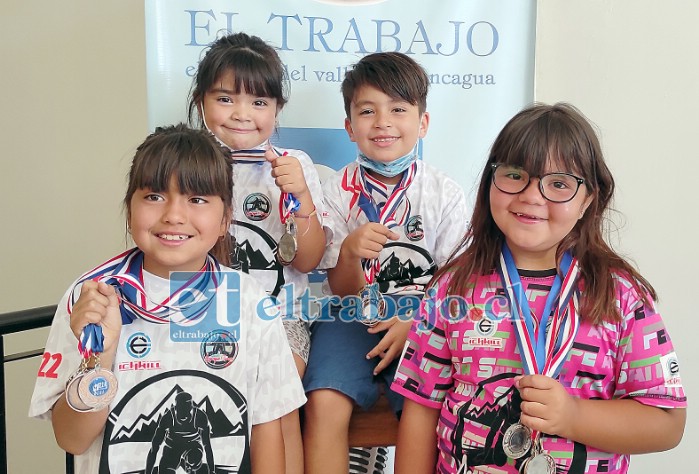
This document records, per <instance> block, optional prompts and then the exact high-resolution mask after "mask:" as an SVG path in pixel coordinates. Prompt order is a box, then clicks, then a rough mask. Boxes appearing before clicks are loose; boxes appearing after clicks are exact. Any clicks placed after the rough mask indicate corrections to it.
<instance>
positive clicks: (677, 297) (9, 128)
mask: <svg viewBox="0 0 699 474" xmlns="http://www.w3.org/2000/svg"><path fill="white" fill-rule="evenodd" d="M491 2H492V3H493V4H494V5H496V6H498V7H502V8H503V9H505V10H507V9H508V8H511V3H509V2H501V1H499V0H491ZM231 3H232V2H231ZM435 3H436V2H425V3H423V5H429V8H433V7H434V4H435ZM464 3H467V2H464ZM362 8H363V7H362ZM316 16H321V15H320V14H317V15H316ZM697 18H699V3H697V2H688V1H676V0H670V1H661V0H614V1H609V0H568V1H565V2H562V1H560V0H538V2H537V34H536V88H535V97H536V99H538V100H543V101H547V102H551V101H556V100H569V101H571V102H573V103H575V104H576V105H577V106H579V107H580V108H581V109H582V110H583V111H584V112H585V113H586V114H587V115H588V116H589V117H590V118H591V119H592V120H593V121H594V122H595V123H596V124H597V126H598V128H599V130H600V133H601V136H602V142H603V147H604V150H605V153H606V156H607V159H608V161H609V164H610V167H611V168H612V170H613V172H614V173H615V177H616V178H617V185H618V194H617V199H616V203H615V207H616V209H618V211H619V214H614V215H613V216H612V217H614V220H615V221H616V222H621V223H622V224H624V220H625V224H624V225H622V226H621V228H620V229H619V231H618V232H615V233H613V234H612V235H611V236H610V239H611V240H612V241H613V243H614V244H615V246H616V247H617V248H618V249H619V250H621V251H622V252H623V253H625V254H627V255H630V256H632V257H633V258H634V260H635V261H636V263H637V264H638V266H639V267H640V269H641V271H642V272H643V274H644V275H645V276H646V277H648V278H649V279H650V281H651V282H652V283H653V284H654V285H655V287H656V289H657V290H658V292H659V293H660V295H661V300H660V304H659V309H660V311H661V313H662V314H663V316H664V319H665V322H666V324H667V326H668V328H669V330H670V334H671V335H672V337H673V341H674V343H675V345H676V347H677V350H678V353H679V356H680V358H681V362H682V374H683V381H684V383H685V386H686V388H687V391H688V395H689V397H690V405H691V406H690V410H689V418H688V423H687V430H686V432H685V437H684V440H683V441H682V443H681V444H680V446H679V447H678V448H676V449H674V450H672V451H669V452H667V453H661V454H652V455H644V456H633V457H632V462H631V471H630V472H631V474H652V473H656V472H666V473H675V472H677V473H693V472H695V471H696V453H695V451H696V450H695V449H694V447H695V446H696V445H697V444H698V443H699V430H698V428H699V424H698V423H697V416H696V410H694V409H692V406H693V405H694V404H695V403H696V397H697V394H698V393H699V387H698V386H697V385H698V382H697V377H696V375H694V373H695V372H696V370H694V369H693V367H692V366H693V364H694V363H695V361H697V360H699V344H697V343H696V341H694V338H695V337H696V336H695V335H696V334H699V322H698V320H697V318H696V316H695V313H696V311H695V309H694V308H695V306H696V305H695V302H694V298H693V297H692V294H693V293H694V292H696V288H694V287H695V286H697V284H699V281H698V279H697V277H696V274H695V273H694V271H693V270H694V269H695V268H699V256H698V255H699V253H698V252H697V251H696V236H697V235H698V234H699V232H698V230H699V229H698V226H697V223H696V214H697V211H696V209H697V205H698V204H699V199H698V198H697V195H696V188H697V186H696V184H695V182H694V176H695V173H693V170H694V166H695V163H696V162H697V160H698V158H699V157H698V156H697V151H696V150H697V146H696V143H695V142H696V140H695V137H696V128H697V120H696V111H697V110H699V88H697V84H699V55H697V54H695V52H694V49H695V47H696V45H698V44H699V29H697V28H696V19H697ZM2 20H3V21H2V23H3V27H2V28H0V85H2V93H0V108H1V110H2V114H0V138H1V143H2V151H1V152H0V216H2V232H0V270H2V271H0V288H1V289H0V295H2V298H0V314H2V313H5V312H8V311H14V310H20V309H24V308H30V307H36V306H43V305H50V304H56V303H57V302H58V300H59V299H60V297H61V295H62V294H63V292H64V291H65V289H66V287H67V286H68V285H69V284H70V282H71V281H72V280H73V279H74V278H75V277H77V276H78V275H79V274H80V273H81V272H82V271H84V270H86V269H87V268H89V267H91V265H93V264H95V263H96V262H100V261H103V260H104V259H105V258H106V257H108V256H111V255H113V254H115V253H116V252H118V251H119V250H122V249H123V248H124V247H125V245H126V244H125V239H124V234H125V232H124V224H123V216H122V214H121V199H122V197H123V191H124V185H125V179H124V177H125V173H126V169H127V166H128V164H129V162H130V159H131V157H132V155H133V152H134V149H135V147H136V145H137V144H138V143H140V142H141V141H142V140H143V138H144V137H145V136H146V134H147V133H148V130H149V124H148V121H147V112H146V100H147V99H146V50H145V41H146V40H145V29H144V25H145V12H144V2H143V1H142V0H102V1H99V2H95V1H93V0H71V1H70V2H56V1H53V0H35V1H31V2H28V1H26V0H4V1H3V4H2ZM345 26H346V24H345ZM295 90H296V89H295V88H294V89H293V90H292V93H294V91H295ZM338 94H339V92H338ZM172 100H173V101H174V100H177V101H178V102H179V101H180V100H181V99H180V97H173V98H172ZM292 101H293V99H292ZM431 102H434V99H432V100H431ZM179 104H180V105H178V107H182V106H183V104H182V103H181V102H179ZM310 105H311V108H310V109H309V110H311V111H313V110H315V109H317V108H318V103H317V102H313V103H311V104H310ZM328 105H331V104H328ZM324 106H325V104H324ZM335 106H337V107H341V105H340V103H339V97H338V101H337V102H336V105H335ZM488 109H489V105H488V104H480V105H479V106H478V107H477V108H474V109H470V110H464V111H462V112H461V115H460V120H456V121H453V122H448V123H443V124H441V125H440V126H439V128H440V129H442V128H443V129H445V130H446V131H448V132H449V133H451V134H452V135H454V136H458V135H459V134H461V133H462V132H463V128H464V127H466V126H468V125H469V124H472V123H474V122H476V123H477V122H478V117H479V115H480V114H483V113H486V112H487V110H488ZM338 113H341V112H338ZM436 130H437V127H436V126H435V125H434V123H433V129H432V130H431V131H430V135H431V134H432V133H433V132H434V131H436ZM452 155H453V161H452V162H450V163H452V164H451V165H450V167H449V168H448V171H450V172H454V174H456V172H457V171H459V172H460V171H461V167H462V166H463V164H462V162H463V160H460V159H459V157H460V155H459V151H458V150H456V151H455V152H454V153H453V154H452ZM478 159H480V160H483V159H484V156H480V157H478ZM481 162H482V161H481ZM622 217H624V218H625V219H624V220H622ZM32 336H34V337H28V338H8V340H7V341H6V346H5V351H6V353H10V352H15V351H18V350H28V349H31V348H36V347H39V346H40V345H41V344H43V343H44V341H45V338H46V334H45V333H40V334H34V335H32ZM37 368H38V360H36V359H34V360H30V361H27V362H21V363H15V362H13V363H10V364H8V365H7V368H6V370H7V372H6V377H7V383H6V395H7V397H8V401H7V404H8V414H7V416H8V426H10V433H9V436H8V450H9V461H10V468H9V472H10V473H13V474H15V473H17V474H25V473H26V474H29V473H36V472H45V473H49V474H53V473H57V474H58V473H62V472H63V467H62V464H61V461H62V454H61V453H60V451H59V450H58V449H57V448H56V447H55V441H54V440H53V435H52V434H51V429H50V426H49V423H46V422H40V421H34V420H28V419H26V412H27V405H28V401H29V395H30V393H31V387H32V385H33V379H34V376H35V374H36V371H37ZM652 433H653V427H648V435H649V436H651V435H652Z"/></svg>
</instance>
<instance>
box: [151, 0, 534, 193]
mask: <svg viewBox="0 0 699 474" xmlns="http://www.w3.org/2000/svg"><path fill="white" fill-rule="evenodd" d="M535 23H536V1H535V0H497V1H494V0H470V1H464V0H440V1H438V2H429V3H428V2H425V1H424V0H274V1H272V0H262V1H256V2H249V1H240V0H226V1H224V0H146V52H147V77H148V122H149V127H150V128H151V129H153V128H155V127H156V126H158V125H164V124H170V123H174V122H178V121H183V120H185V119H186V111H187V96H188V94H189V90H190V87H191V83H192V77H193V76H194V74H195V73H196V67H197V63H198V61H199V60H200V59H201V57H203V54H204V53H205V48H206V47H207V45H208V44H210V43H211V42H213V41H214V40H215V39H216V38H218V37H219V36H221V35H222V34H225V33H226V32H237V31H244V32H246V33H248V34H252V35H256V36H259V37H261V38H262V39H264V40H265V41H267V42H268V43H269V44H271V45H272V46H274V47H275V48H277V50H278V52H279V55H280V57H281V59H282V61H283V62H284V64H285V67H286V71H287V74H288V79H289V82H290V85H291V88H290V92H291V94H290V101H289V103H288V104H287V105H286V107H285V108H284V110H283V111H282V113H281V114H280V117H279V124H280V127H279V134H278V136H275V137H274V141H275V142H277V143H279V144H280V145H282V146H284V147H287V148H297V149H301V150H304V151H306V152H307V153H308V154H309V155H310V156H311V158H312V159H313V160H314V162H316V163H317V164H318V165H321V166H320V168H321V169H322V166H327V167H329V168H332V169H339V168H340V167H342V166H343V165H344V164H346V163H347V162H349V161H352V160H354V158H355V156H356V147H355V145H354V144H353V143H352V142H350V141H349V138H348V137H347V133H346V132H345V130H344V118H345V113H344V108H343V103H342V96H341V93H340V83H341V82H342V79H343V76H344V72H345V70H346V68H347V67H350V66H351V65H352V64H354V63H355V62H357V61H358V60H359V59H360V58H361V57H362V56H364V55H366V54H369V53H373V52H377V51H400V52H403V53H406V54H409V55H411V56H412V57H413V58H414V59H415V60H416V61H417V62H419V63H420V64H421V65H422V66H423V67H424V68H425V69H426V70H427V73H428V75H429V76H430V83H431V85H430V92H429V96H428V103H427V110H428V112H429V113H430V127H429V131H428V133H427V136H426V137H425V139H424V140H423V143H422V158H423V159H424V160H425V161H426V162H429V163H430V164H432V165H434V166H436V167H437V168H439V169H441V170H443V171H445V172H447V173H448V174H449V175H450V176H452V177H453V178H454V179H456V180H457V181H458V182H459V183H460V184H461V185H462V186H463V187H464V190H465V191H466V192H467V193H470V194H472V193H473V192H474V191H475V186H476V179H477V178H478V173H479V172H480V169H481V168H482V165H483V162H484V160H485V158H486V156H487V152H488V149H489V148H490V145H491V144H492V141H493V140H494V138H495V136H496V135H497V133H498V131H499V130H500V129H501V128H502V126H503V125H504V123H505V122H506V121H507V120H508V119H509V118H510V117H511V116H512V115H513V114H514V113H515V112H517V111H518V110H519V109H521V108H522V107H523V106H525V105H527V104H529V103H531V102H532V101H533V97H534V40H535Z"/></svg>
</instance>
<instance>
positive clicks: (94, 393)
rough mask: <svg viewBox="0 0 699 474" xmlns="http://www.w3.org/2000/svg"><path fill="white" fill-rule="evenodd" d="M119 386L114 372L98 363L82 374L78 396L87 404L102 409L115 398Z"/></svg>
mask: <svg viewBox="0 0 699 474" xmlns="http://www.w3.org/2000/svg"><path fill="white" fill-rule="evenodd" d="M117 386H118V382H117V379H116V377H115V376H114V374H113V373H112V372H111V371H109V370H107V369H103V368H101V367H99V365H97V366H95V368H94V369H92V370H88V371H87V372H85V373H84V374H83V375H82V377H81V380H80V382H79V383H78V396H79V397H80V400H82V402H83V403H84V404H85V405H87V406H89V407H92V408H93V409H95V410H101V409H102V408H105V407H107V406H108V405H109V404H110V403H111V401H112V400H114V396H115V395H116V392H117Z"/></svg>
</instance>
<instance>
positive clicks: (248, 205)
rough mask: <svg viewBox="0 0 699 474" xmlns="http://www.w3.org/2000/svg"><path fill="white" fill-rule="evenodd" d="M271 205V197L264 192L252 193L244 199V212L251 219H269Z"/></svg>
mask: <svg viewBox="0 0 699 474" xmlns="http://www.w3.org/2000/svg"><path fill="white" fill-rule="evenodd" d="M271 207H272V205H271V203H270V200H269V198H268V197H267V195H265V194H262V193H253V194H250V195H248V197H246V198H245V201H243V213H244V214H245V217H247V218H248V219H250V220H251V221H261V220H264V219H267V217H268V216H269V211H270V209H271Z"/></svg>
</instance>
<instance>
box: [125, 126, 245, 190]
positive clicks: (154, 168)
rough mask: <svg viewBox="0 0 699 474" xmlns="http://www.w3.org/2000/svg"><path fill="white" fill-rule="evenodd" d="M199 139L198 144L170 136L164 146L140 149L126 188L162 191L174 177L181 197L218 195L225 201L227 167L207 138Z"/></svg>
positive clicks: (191, 140)
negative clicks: (187, 195)
mask: <svg viewBox="0 0 699 474" xmlns="http://www.w3.org/2000/svg"><path fill="white" fill-rule="evenodd" d="M200 138H201V140H202V141H201V143H198V142H197V141H195V140H193V139H192V137H191V136H188V137H185V136H179V137H178V136H172V137H170V140H168V142H167V143H161V144H159V145H158V146H155V147H148V146H146V147H143V148H142V149H141V150H139V153H140V155H141V159H140V160H136V161H134V163H133V166H132V169H131V174H130V179H129V182H130V186H129V188H130V189H131V190H132V191H135V190H136V189H150V190H152V191H153V192H156V193H161V192H166V191H168V189H169V188H170V182H171V181H172V179H173V177H174V178H175V179H176V183H177V187H178V190H179V192H180V193H182V194H189V195H202V196H220V197H221V198H222V199H223V200H224V202H226V199H227V196H225V195H224V194H225V191H223V192H222V190H226V189H231V186H232V183H229V182H227V181H228V180H227V179H226V178H227V177H228V176H230V171H229V170H228V169H227V168H228V166H229V165H228V163H227V161H226V160H225V159H222V156H221V154H219V153H218V150H216V148H215V147H214V146H212V144H211V143H210V141H209V140H208V139H207V137H204V136H201V137H200Z"/></svg>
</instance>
